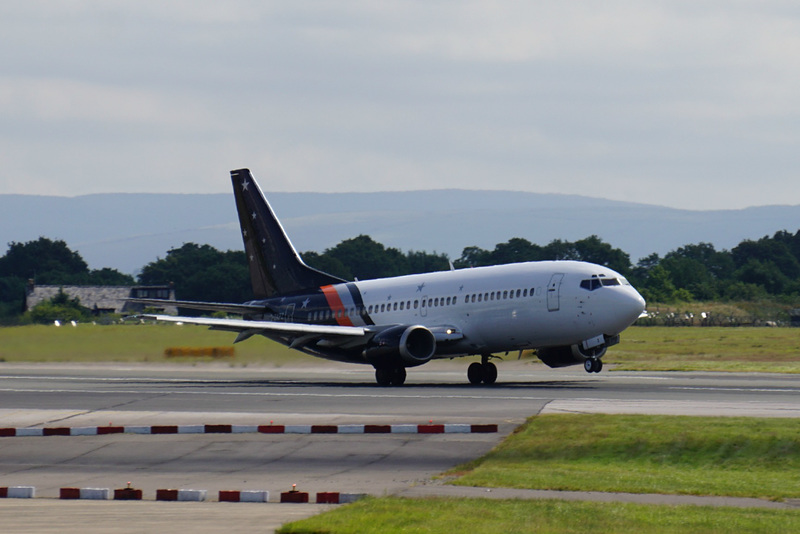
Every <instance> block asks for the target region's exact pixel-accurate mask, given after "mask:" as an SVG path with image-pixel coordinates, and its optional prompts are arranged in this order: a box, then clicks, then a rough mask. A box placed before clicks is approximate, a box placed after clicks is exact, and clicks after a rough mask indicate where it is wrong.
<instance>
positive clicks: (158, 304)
mask: <svg viewBox="0 0 800 534" xmlns="http://www.w3.org/2000/svg"><path fill="white" fill-rule="evenodd" d="M125 300H126V301H127V302H130V303H132V304H142V305H144V306H152V307H154V308H164V307H165V306H177V307H179V308H188V309H190V310H203V311H221V312H225V313H235V314H238V315H245V314H248V313H264V312H265V311H269V310H267V309H265V308H264V306H255V305H251V304H233V303H228V302H198V301H195V300H166V299H125Z"/></svg>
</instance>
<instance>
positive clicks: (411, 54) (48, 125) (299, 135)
mask: <svg viewBox="0 0 800 534" xmlns="http://www.w3.org/2000/svg"><path fill="white" fill-rule="evenodd" d="M799 15H800V12H799V11H798V9H797V8H795V7H794V4H793V3H789V2H783V1H766V2H758V3H754V2H746V1H736V2H719V1H707V2H688V1H670V2H667V1H662V2H649V3H632V2H621V1H611V2H603V3H597V2H590V1H582V2H568V3H567V2H560V3H553V2H521V1H507V2H478V1H470V2H455V1H440V2H399V1H391V2H380V3H375V2H367V1H365V0H358V1H350V2H333V1H318V2H308V3H290V2H258V1H244V0H233V1H231V2H225V3H222V4H220V3H217V2H204V1H200V2H197V1H188V0H186V1H184V0H180V1H176V2H168V3H166V4H165V3H158V2H153V1H147V0H143V1H137V2H133V1H122V2H114V3H108V2H101V1H64V2H58V3H56V4H52V3H51V2H37V1H32V2H25V3H17V2H11V3H6V4H3V5H2V6H0V46H3V49H4V50H6V51H9V53H7V54H4V56H3V58H2V59H0V73H2V75H0V118H2V121H0V189H2V191H4V192H11V191H17V192H29V193H56V194H82V193H88V192H97V191H154V192H165V191H177V192H180V191H186V190H192V191H196V192H223V191H227V180H226V179H225V178H224V174H225V173H226V171H227V170H228V169H230V168H235V167H240V166H250V167H251V168H253V170H254V172H256V173H257V174H258V175H267V176H269V177H270V182H271V186H273V187H275V188H276V189H278V190H312V191H334V190H337V189H340V188H343V189H345V190H364V191H366V190H396V189H404V188H447V187H462V188H493V189H524V190H529V191H541V192H558V193H578V194H587V195H595V196H606V197H610V198H615V199H619V200H631V201H638V202H652V203H659V204H667V205H672V206H678V207H693V208H710V207H741V206H746V205H751V204H765V203H778V202H790V203H800V193H798V192H797V190H796V187H793V186H792V185H791V184H792V183H793V181H794V176H795V174H796V169H797V168H798V164H800V156H798V155H797V150H796V146H797V141H798V137H800V136H799V135H798V134H800V121H798V120H797V119H798V114H799V112H800V109H798V108H800V97H798V95H800V68H799V67H800V64H798V63H800V27H798V26H800V24H798V21H799V20H800V16H799ZM111 169H113V172H109V170H111ZM98 175H104V179H103V180H101V181H98V180H97V176H98ZM21 177H24V180H21V179H20V178H21Z"/></svg>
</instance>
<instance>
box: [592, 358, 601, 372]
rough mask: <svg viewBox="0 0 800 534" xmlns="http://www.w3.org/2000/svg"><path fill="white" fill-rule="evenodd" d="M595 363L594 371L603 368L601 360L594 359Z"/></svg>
mask: <svg viewBox="0 0 800 534" xmlns="http://www.w3.org/2000/svg"><path fill="white" fill-rule="evenodd" d="M595 361H596V362H597V364H596V365H595V366H594V372H595V373H599V372H600V371H602V370H603V360H595Z"/></svg>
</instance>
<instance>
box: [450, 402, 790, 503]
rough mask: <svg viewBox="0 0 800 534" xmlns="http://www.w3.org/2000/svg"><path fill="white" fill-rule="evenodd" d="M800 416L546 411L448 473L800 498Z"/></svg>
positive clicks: (518, 482) (487, 482) (513, 483)
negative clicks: (699, 415) (644, 414)
mask: <svg viewBox="0 0 800 534" xmlns="http://www.w3.org/2000/svg"><path fill="white" fill-rule="evenodd" d="M798 472H800V419H758V418H743V417H742V418H739V417H730V418H729V417H719V418H715V417H683V416H639V415H599V414H598V415H542V416H537V417H533V418H531V419H530V420H529V421H528V422H527V423H526V424H525V425H523V426H521V427H520V428H519V429H517V431H516V432H515V433H514V434H512V435H511V436H510V437H509V438H508V439H507V440H505V441H504V442H503V443H502V444H501V445H499V446H498V447H497V448H495V450H493V451H492V452H490V453H489V454H487V455H486V456H484V457H483V458H480V459H478V460H475V461H473V462H471V463H469V464H466V465H463V466H459V467H457V468H455V469H454V470H453V471H452V472H451V473H450V474H459V475H461V476H460V478H458V479H457V480H456V481H454V483H455V484H458V485H465V486H487V487H510V488H530V489H552V490H588V491H609V492H631V493H672V494H690V495H692V494H693V495H726V496H738V497H760V498H767V499H783V498H798V497H800V477H798Z"/></svg>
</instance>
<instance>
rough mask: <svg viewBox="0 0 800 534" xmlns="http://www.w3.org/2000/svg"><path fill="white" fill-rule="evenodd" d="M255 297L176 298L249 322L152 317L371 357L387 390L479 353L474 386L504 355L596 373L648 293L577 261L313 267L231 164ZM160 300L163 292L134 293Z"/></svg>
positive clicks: (337, 355)
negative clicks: (351, 272)
mask: <svg viewBox="0 0 800 534" xmlns="http://www.w3.org/2000/svg"><path fill="white" fill-rule="evenodd" d="M231 181H232V184H233V191H234V197H235V200H236V209H237V212H238V216H239V223H240V226H241V232H242V238H243V241H244V249H245V252H246V255H247V258H248V261H249V267H250V278H251V283H252V288H253V295H254V299H253V300H251V301H249V302H245V303H243V304H233V303H218V302H196V301H175V300H171V301H169V302H170V305H173V306H179V307H183V308H190V309H197V310H205V311H222V312H226V313H229V314H236V315H241V316H242V319H230V318H228V319H223V318H207V317H178V316H172V315H160V314H146V315H142V316H141V317H144V318H147V319H154V320H157V321H170V322H182V323H187V324H197V325H205V326H208V327H210V328H211V329H214V330H224V331H231V332H234V333H236V334H237V337H236V339H235V341H234V343H238V342H241V341H244V340H246V339H248V338H250V337H252V336H254V335H261V336H264V337H267V338H269V339H272V340H275V341H277V342H279V343H282V344H283V345H286V346H288V347H290V348H292V349H297V350H299V351H302V352H305V353H308V354H312V355H314V356H317V357H321V358H326V359H330V360H335V361H340V362H349V363H359V364H365V365H371V366H372V367H374V368H375V380H376V382H377V383H378V384H379V385H381V386H390V385H393V386H400V385H402V384H403V383H404V382H405V380H406V369H407V368H409V367H417V366H420V365H423V364H425V363H428V362H429V361H431V360H434V359H440V358H454V357H461V356H480V358H481V360H480V362H478V361H475V362H473V363H471V364H470V365H469V366H468V368H467V378H468V380H469V382H470V383H472V384H481V383H482V384H493V383H494V382H495V381H496V380H497V367H496V366H495V365H494V363H493V362H491V361H490V359H492V358H493V357H494V354H495V353H499V352H505V353H506V354H507V353H509V352H516V351H520V354H521V351H524V350H531V349H532V350H535V351H536V354H537V356H538V357H539V359H540V360H542V361H543V362H544V363H545V364H546V365H548V366H550V367H566V366H570V365H579V364H582V365H583V366H584V369H585V370H586V371H587V372H589V373H599V372H600V371H601V370H602V368H603V362H602V359H601V358H602V357H603V355H604V354H605V353H606V349H607V348H608V347H610V346H612V345H615V344H617V343H619V340H620V333H621V332H622V331H623V330H625V329H626V328H627V327H629V326H630V325H631V324H633V323H634V321H636V319H638V318H639V316H640V315H641V314H642V312H643V311H644V309H645V301H644V299H643V298H642V296H641V295H640V294H639V293H638V292H637V291H636V289H634V288H633V286H631V284H630V283H629V282H628V281H627V280H626V279H625V277H623V276H622V275H620V274H619V273H617V272H614V271H613V270H611V269H609V268H608V267H604V266H601V265H595V264H592V263H586V262H580V261H536V262H524V263H513V264H507V265H497V266H490V267H475V268H467V269H458V270H455V269H451V270H449V271H439V272H431V273H425V274H412V275H405V276H396V277H391V278H379V279H374V280H356V281H352V282H350V281H346V280H342V279H340V278H337V277H335V276H332V275H330V274H327V273H324V272H322V271H319V270H317V269H314V268H312V267H310V266H308V265H306V264H305V263H304V262H303V260H302V259H301V257H300V255H299V254H298V253H297V251H296V250H295V248H294V246H293V245H292V243H291V241H290V240H289V238H288V236H287V235H286V232H285V231H284V229H283V227H282V226H281V223H280V221H279V220H278V218H277V216H276V215H275V212H274V211H273V210H272V207H271V206H270V204H269V202H268V201H267V199H266V197H265V196H264V193H263V192H262V190H261V188H260V187H259V185H258V183H257V182H256V180H255V178H254V177H253V175H252V173H251V172H250V170H248V169H239V170H234V171H231ZM130 300H131V301H132V302H135V303H139V304H145V305H153V306H163V305H164V301H163V300H157V299H130Z"/></svg>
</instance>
